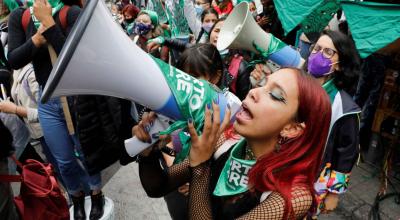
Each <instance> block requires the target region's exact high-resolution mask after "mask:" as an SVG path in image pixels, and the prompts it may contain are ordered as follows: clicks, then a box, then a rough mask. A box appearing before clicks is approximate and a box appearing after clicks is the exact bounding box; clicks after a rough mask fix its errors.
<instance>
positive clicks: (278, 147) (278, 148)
mask: <svg viewBox="0 0 400 220" xmlns="http://www.w3.org/2000/svg"><path fill="white" fill-rule="evenodd" d="M287 140H288V138H287V137H283V136H279V140H278V143H276V145H275V152H277V153H279V152H280V151H281V148H282V144H285V143H286V142H287Z"/></svg>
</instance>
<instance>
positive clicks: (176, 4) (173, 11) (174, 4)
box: [165, 0, 190, 38]
mask: <svg viewBox="0 0 400 220" xmlns="http://www.w3.org/2000/svg"><path fill="white" fill-rule="evenodd" d="M183 8H184V0H166V1H165V9H166V12H167V18H168V22H169V24H170V29H171V36H172V37H174V38H182V37H189V34H190V31H189V30H190V29H189V24H188V22H187V20H186V18H185V14H184V11H183Z"/></svg>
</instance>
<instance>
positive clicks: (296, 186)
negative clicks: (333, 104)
mask: <svg viewBox="0 0 400 220" xmlns="http://www.w3.org/2000/svg"><path fill="white" fill-rule="evenodd" d="M278 85H279V86H278ZM293 85H296V86H293ZM310 103H313V105H311V104H310ZM209 108H211V105H210V106H209ZM213 111H214V114H213V116H211V110H210V109H207V110H206V113H205V125H204V130H203V134H202V136H200V137H198V136H197V134H196V132H195V130H194V127H193V124H192V122H191V120H190V119H189V122H188V125H189V132H190V135H191V138H192V145H191V150H190V154H189V158H188V159H187V160H185V161H184V162H183V163H181V164H178V165H174V166H172V167H171V168H169V169H168V170H162V169H161V167H160V164H159V162H158V159H157V158H158V157H159V150H158V149H157V148H153V149H152V150H151V151H146V152H144V153H143V154H142V158H141V160H140V162H139V171H140V177H141V181H142V184H143V187H144V189H145V190H146V192H147V193H148V195H153V196H154V195H161V194H165V193H168V192H169V191H171V190H173V189H176V187H178V186H180V185H181V184H183V183H185V182H187V181H189V180H190V193H189V197H190V199H189V207H190V208H189V217H191V218H198V219H232V218H239V217H241V218H243V219H254V218H258V219H282V218H283V219H286V218H288V217H289V218H302V217H304V216H305V215H306V214H307V212H308V211H309V210H311V209H312V208H315V207H313V206H312V204H313V198H314V197H313V194H312V192H313V180H314V179H315V177H316V174H317V172H318V169H319V166H320V163H319V161H320V160H319V158H321V156H322V153H323V147H324V144H325V141H326V137H327V134H328V128H329V121H330V116H331V110H330V105H329V99H328V97H327V95H326V93H325V92H324V91H323V90H322V89H321V87H320V86H319V85H318V84H317V82H315V81H314V80H312V79H311V78H310V77H308V76H307V75H304V74H302V73H301V72H300V71H299V70H297V69H281V70H279V71H278V72H277V73H276V74H273V75H271V76H269V77H268V80H267V84H266V86H264V87H260V88H257V89H253V90H251V91H250V92H249V95H248V96H247V97H246V99H245V100H244V102H243V107H242V110H241V111H240V112H239V113H238V114H237V115H236V122H235V123H234V128H235V130H236V132H238V134H240V135H242V136H243V137H244V139H243V140H241V141H240V142H239V143H238V144H236V145H235V146H234V147H233V148H232V149H231V150H230V151H228V152H226V153H224V154H222V155H221V156H220V157H219V158H218V159H217V160H211V159H210V158H211V156H212V154H213V152H214V150H215V146H216V143H217V139H218V137H219V136H220V134H221V132H222V131H223V130H224V128H225V126H226V124H227V123H228V120H229V111H228V112H227V114H226V117H225V119H224V121H223V123H222V126H221V128H220V126H219V122H220V119H219V108H218V107H217V105H215V104H213ZM271 115H273V117H269V116H271ZM211 118H213V119H212V120H211ZM211 121H213V122H211ZM311 158H313V159H311ZM256 159H257V161H256ZM232 161H233V163H235V164H237V165H235V166H233V167H231V164H232ZM231 168H233V170H232V169H231ZM240 168H242V169H240ZM228 171H231V172H228ZM236 171H239V172H240V173H236ZM229 173H230V175H233V174H232V173H234V174H235V176H237V177H235V179H236V181H232V178H231V177H230V176H229ZM247 174H248V175H247ZM247 176H248V177H247ZM247 178H248V179H247ZM229 179H230V180H229ZM239 180H240V184H239ZM247 180H248V183H247ZM230 187H233V188H230ZM211 192H213V193H212V195H211V194H210V193H211ZM260 199H261V200H260Z"/></svg>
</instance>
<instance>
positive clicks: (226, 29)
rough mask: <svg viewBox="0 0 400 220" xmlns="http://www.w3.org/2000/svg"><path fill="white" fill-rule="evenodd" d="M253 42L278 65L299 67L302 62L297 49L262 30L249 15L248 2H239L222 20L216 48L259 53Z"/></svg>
mask: <svg viewBox="0 0 400 220" xmlns="http://www.w3.org/2000/svg"><path fill="white" fill-rule="evenodd" d="M271 42H273V43H274V45H273V47H270V46H271ZM254 44H256V45H257V46H259V47H260V48H261V49H262V50H263V51H269V52H270V53H271V54H270V55H269V56H268V59H269V60H271V61H273V62H274V63H276V64H278V65H279V66H282V67H298V68H301V67H302V66H303V64H304V60H303V59H302V58H301V56H300V53H299V52H298V51H297V50H295V49H293V48H292V47H290V46H288V45H285V44H284V43H283V42H281V41H280V40H279V39H277V38H276V37H275V36H273V35H272V34H270V33H266V32H264V30H263V29H261V27H260V26H259V25H258V24H257V22H256V21H255V20H254V18H253V16H252V15H251V13H250V10H249V3H247V2H241V3H240V4H238V5H236V6H235V8H234V9H233V11H232V12H231V14H229V16H228V17H227V19H226V20H225V21H224V24H223V25H222V28H221V31H220V33H219V36H218V42H217V49H218V50H219V51H222V50H225V49H240V50H247V51H251V52H253V53H256V54H259V53H260V52H259V51H258V50H257V49H256V48H255V47H254Z"/></svg>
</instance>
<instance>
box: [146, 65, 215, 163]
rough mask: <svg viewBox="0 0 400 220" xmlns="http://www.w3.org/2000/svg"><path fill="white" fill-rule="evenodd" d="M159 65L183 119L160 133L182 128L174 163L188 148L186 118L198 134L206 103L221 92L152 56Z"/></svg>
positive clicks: (180, 158) (209, 102)
mask: <svg viewBox="0 0 400 220" xmlns="http://www.w3.org/2000/svg"><path fill="white" fill-rule="evenodd" d="M153 59H154V60H155V62H156V63H157V64H158V66H159V67H160V69H161V71H162V72H163V74H164V77H165V79H166V81H167V83H168V86H169V88H170V89H171V91H172V93H173V95H174V97H175V100H176V102H177V104H178V107H179V110H180V112H181V114H182V116H183V117H184V118H185V119H184V120H178V121H175V122H174V123H173V124H172V125H171V126H170V127H169V128H168V129H167V130H165V131H163V132H160V134H162V135H163V134H171V133H172V132H173V131H175V130H178V129H182V131H181V132H180V134H179V137H180V140H181V142H182V151H181V152H180V153H179V154H178V155H177V156H176V158H175V161H174V162H175V163H179V162H181V161H183V160H184V159H185V158H186V157H187V155H188V154H189V150H190V144H191V142H190V137H189V136H187V135H185V134H184V132H185V131H186V129H187V119H189V118H192V119H193V124H194V127H195V128H196V131H197V133H198V134H199V135H200V134H201V131H202V130H203V125H204V110H205V108H206V105H207V104H211V103H212V101H213V100H215V99H217V98H218V92H221V91H219V90H218V88H216V87H215V86H214V85H212V84H210V83H208V82H207V81H206V80H200V79H196V78H194V77H192V76H190V75H188V74H186V73H184V72H182V71H180V70H178V69H176V68H174V67H171V66H170V65H168V64H166V63H165V62H163V61H161V60H159V59H157V58H153Z"/></svg>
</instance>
